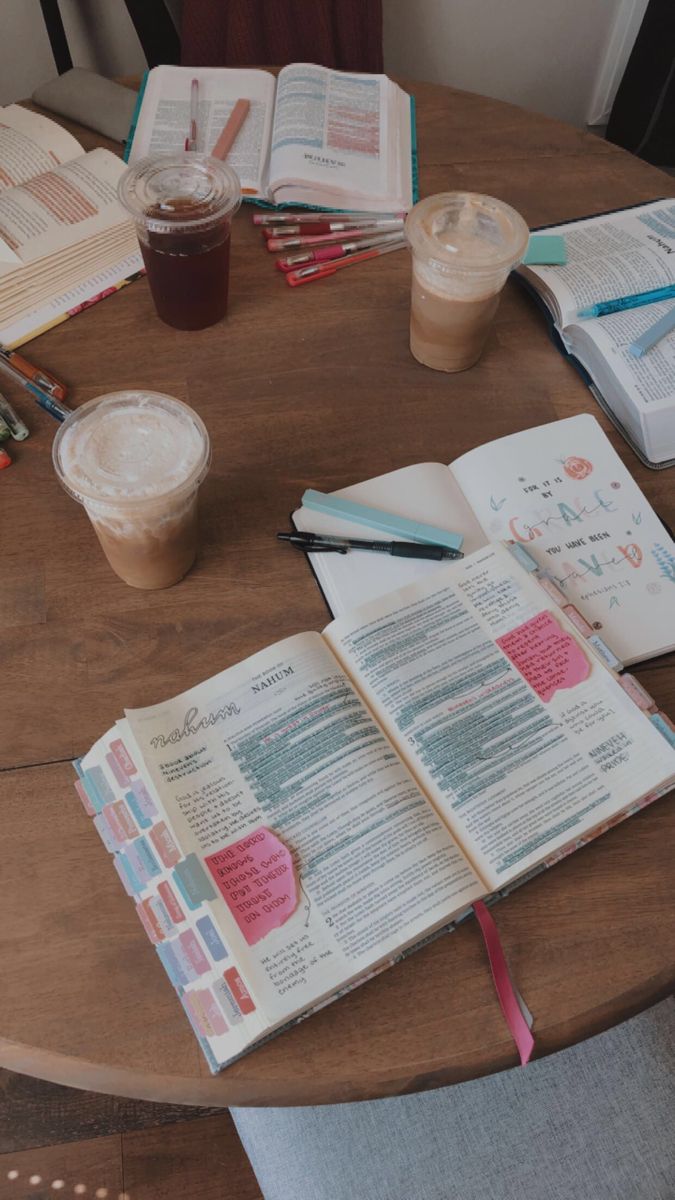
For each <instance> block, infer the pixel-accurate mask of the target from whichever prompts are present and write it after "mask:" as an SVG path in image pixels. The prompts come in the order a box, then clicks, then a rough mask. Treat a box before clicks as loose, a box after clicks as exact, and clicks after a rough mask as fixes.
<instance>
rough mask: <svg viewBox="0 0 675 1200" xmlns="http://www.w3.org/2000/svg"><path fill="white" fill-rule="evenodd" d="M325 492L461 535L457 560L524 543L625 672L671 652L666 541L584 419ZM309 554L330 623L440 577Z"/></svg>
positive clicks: (399, 561) (607, 445)
mask: <svg viewBox="0 0 675 1200" xmlns="http://www.w3.org/2000/svg"><path fill="white" fill-rule="evenodd" d="M335 495H336V496H343V497H345V498H346V499H349V500H355V501H357V503H359V504H366V505H368V506H370V507H372V508H380V509H383V510H384V511H385V512H389V513H394V514H396V515H397V516H403V517H408V518H410V519H411V520H415V521H421V522H425V523H427V524H430V525H435V526H436V527H437V528H441V529H447V530H451V531H453V532H455V533H461V534H463V535H464V544H463V547H462V549H463V550H464V552H465V553H467V554H470V553H471V552H472V551H473V550H477V549H478V548H479V547H480V546H484V545H486V543H487V542H489V541H494V540H496V539H501V538H506V539H514V540H515V541H516V542H517V543H518V544H519V545H522V546H526V547H527V549H528V552H529V554H530V555H531V556H532V558H533V559H534V560H535V561H536V562H537V564H538V566H539V567H540V568H542V570H543V571H544V572H545V575H544V579H543V583H544V586H545V587H548V588H550V589H551V594H552V595H556V593H557V594H558V595H560V593H562V594H563V596H564V597H565V602H566V603H568V604H570V605H572V606H577V605H578V607H579V608H580V609H581V613H583V617H585V621H584V620H583V618H582V616H581V614H579V613H577V614H576V616H574V619H575V620H577V621H578V622H579V624H580V627H581V628H583V627H584V626H585V625H586V622H588V623H590V624H591V625H592V626H593V630H594V631H596V632H598V633H599V635H600V637H601V638H602V639H603V640H605V641H607V643H608V644H609V646H611V649H612V651H613V654H614V655H616V656H617V657H618V659H619V660H620V661H621V662H622V663H624V664H626V665H628V664H629V663H634V662H640V661H642V660H643V659H645V658H652V657H654V655H656V654H665V653H666V651H668V650H672V649H675V542H673V540H672V538H671V537H670V536H669V534H668V532H667V530H666V529H665V527H664V525H662V523H661V521H660V520H659V518H658V517H657V515H656V513H655V512H654V510H653V508H652V507H651V505H650V504H649V501H648V500H647V498H646V496H644V494H643V493H642V492H641V491H640V489H639V487H638V486H637V484H636V482H635V480H634V479H633V477H632V476H631V475H630V473H629V472H628V471H627V470H626V468H625V467H624V465H623V463H622V462H621V459H620V458H619V456H618V454H617V453H616V451H615V450H614V448H613V447H612V444H611V442H610V441H609V439H608V438H607V437H606V436H605V434H604V433H603V431H602V429H601V428H600V426H599V425H598V422H597V421H596V419H595V417H592V416H590V415H589V414H586V413H583V414H581V415H579V416H576V417H568V418H566V419H565V420H562V421H553V422H552V423H551V424H550V425H539V426H537V427H535V428H534V429H524V430H523V431H522V432H521V433H513V434H510V435H509V436H508V437H503V438H499V439H498V440H497V441H494V442H488V443H487V444H486V445H485V446H478V447H476V449H475V450H470V451H469V452H468V453H467V454H463V455H462V456H461V457H460V458H457V459H455V461H454V462H453V463H450V465H449V466H448V467H445V466H443V465H442V464H441V463H417V464H415V465H414V466H410V467H402V468H401V469H400V470H398V471H392V472H390V473H389V474H387V475H380V476H378V477H377V478H376V479H369V480H367V481H366V482H365V483H359V484H355V485H354V486H353V487H347V488H342V489H341V490H340V491H337V492H335ZM293 519H294V522H295V524H296V525H297V527H298V529H304V530H308V531H311V532H316V533H335V534H345V535H348V536H352V537H367V536H368V534H367V532H364V528H363V526H362V525H357V524H355V523H353V522H348V521H346V520H344V518H339V519H338V518H336V517H333V516H328V515H326V514H323V513H317V512H312V511H310V510H309V509H307V508H301V509H298V511H297V512H295V513H294V514H293ZM310 557H311V561H312V567H313V569H314V572H315V574H316V576H317V579H318V581H319V584H320V586H321V589H322V591H323V593H324V595H325V597H326V600H327V602H328V607H329V608H330V610H331V612H332V613H333V615H334V616H338V615H339V614H340V613H343V612H346V611H348V610H349V609H351V608H354V607H355V606H356V605H359V604H363V603H365V602H366V601H367V600H370V599H372V598H374V597H375V596H379V595H382V593H384V592H387V591H390V590H391V589H392V588H396V587H402V586H404V585H405V584H407V583H410V582H412V581H413V580H415V579H418V578H421V577H425V576H427V575H431V574H433V573H434V572H435V571H437V570H439V564H438V563H436V562H428V561H426V562H425V561H423V560H420V559H406V558H389V557H386V556H385V555H383V554H359V553H357V552H354V553H352V554H346V555H344V556H343V555H340V554H312V555H311V556H310ZM573 615H574V614H573ZM610 661H613V656H612V659H610Z"/></svg>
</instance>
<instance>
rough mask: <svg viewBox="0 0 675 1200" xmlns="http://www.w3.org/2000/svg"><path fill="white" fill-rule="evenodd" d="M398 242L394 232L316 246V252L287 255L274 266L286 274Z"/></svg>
mask: <svg viewBox="0 0 675 1200" xmlns="http://www.w3.org/2000/svg"><path fill="white" fill-rule="evenodd" d="M400 240H401V235H400V233H399V232H396V231H395V232H394V233H387V234H384V235H382V236H380V237H372V238H363V239H362V240H360V241H358V242H338V243H337V245H335V246H317V248H316V250H304V251H301V252H300V253H299V254H289V256H288V258H278V259H277V261H276V263H275V264H274V265H275V266H276V267H277V268H278V269H279V270H280V271H283V272H284V274H286V273H287V272H288V271H294V270H295V269H296V267H301V266H304V264H305V263H321V262H330V260H331V259H334V258H346V257H347V256H348V255H350V254H356V253H357V252H358V251H359V250H369V249H371V247H375V246H386V245H387V244H388V243H389V242H399V241H400Z"/></svg>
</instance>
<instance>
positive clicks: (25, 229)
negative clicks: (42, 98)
mask: <svg viewBox="0 0 675 1200" xmlns="http://www.w3.org/2000/svg"><path fill="white" fill-rule="evenodd" d="M123 172H124V164H123V163H122V162H121V161H120V159H119V158H117V157H116V156H115V155H114V154H111V153H110V151H109V150H103V149H97V150H90V151H89V153H86V154H85V152H84V151H83V149H82V147H81V146H80V144H79V142H78V141H76V139H75V138H74V137H72V135H71V134H70V133H68V132H67V131H66V130H65V129H62V127H61V126H60V125H57V124H56V122H55V121H50V120H49V119H48V118H47V117H43V116H41V115H40V114H38V113H34V112H31V111H29V110H28V109H25V108H21V107H20V106H19V105H16V104H10V105H9V106H8V107H7V108H3V109H0V343H1V344H2V345H3V346H5V347H8V348H10V349H11V348H12V347H13V346H18V345H21V343H22V342H25V341H27V340H28V339H29V338H30V337H34V336H36V334H38V333H41V332H42V331H43V330H44V329H45V328H48V327H49V326H50V325H52V324H56V323H57V322H58V321H59V320H63V319H65V317H66V316H69V315H72V314H73V313H74V312H77V311H80V309H81V308H83V307H86V306H87V305H88V304H90V303H92V302H93V301H95V300H96V299H101V298H102V297H103V295H108V294H109V292H110V291H114V290H116V289H117V288H118V287H119V286H120V285H121V284H122V283H123V282H124V281H125V280H127V279H129V278H130V277H132V276H134V275H135V274H136V273H137V272H138V271H140V270H142V268H143V261H142V259H141V255H140V251H139V249H138V242H137V241H136V234H135V231H134V227H133V224H132V222H131V221H130V220H128V218H127V216H126V214H125V212H124V210H123V209H122V208H121V207H120V205H119V204H118V203H117V198H116V188H117V181H118V179H119V177H120V175H122V173H123Z"/></svg>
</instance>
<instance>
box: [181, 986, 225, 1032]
mask: <svg viewBox="0 0 675 1200" xmlns="http://www.w3.org/2000/svg"><path fill="white" fill-rule="evenodd" d="M187 995H188V997H189V999H190V1001H191V1006H190V1007H191V1010H192V1012H193V1013H194V1015H195V1018H196V1019H197V1022H198V1024H199V1027H200V1029H201V1031H202V1033H203V1034H204V1035H205V1036H206V1037H219V1036H220V1035H221V1034H223V1033H227V1021H226V1020H225V1018H224V1016H223V1014H222V1012H221V1011H220V1009H219V1007H218V1005H217V1004H216V1001H215V998H214V995H213V992H211V991H210V990H209V989H208V988H204V989H203V990H202V989H200V990H199V991H197V990H195V991H194V992H188V993H187Z"/></svg>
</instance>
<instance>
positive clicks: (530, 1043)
mask: <svg viewBox="0 0 675 1200" xmlns="http://www.w3.org/2000/svg"><path fill="white" fill-rule="evenodd" d="M473 910H474V912H475V914H476V917H477V918H478V924H479V925H480V928H481V933H482V934H483V941H484V942H485V949H486V950H487V954H488V959H489V960H490V970H491V971H492V978H493V980H494V985H495V990H496V992H497V998H498V1000H499V1003H500V1005H501V1010H502V1012H503V1014H504V1019H505V1021H506V1024H507V1025H508V1027H509V1031H510V1033H511V1037H512V1038H513V1040H514V1042H515V1043H516V1047H517V1049H518V1054H519V1055H520V1065H521V1067H524V1066H525V1065H526V1063H528V1062H529V1061H530V1055H531V1054H532V1051H533V1050H534V1038H533V1036H532V1033H531V1032H530V1024H531V1022H532V1017H531V1015H530V1013H529V1010H528V1009H527V1006H526V1005H525V1002H524V1000H522V999H521V997H520V996H519V995H518V993H517V991H516V989H515V988H514V985H513V980H512V979H511V974H510V971H509V967H508V963H507V961H506V958H505V957H504V951H503V949H502V944H501V941H500V940H499V933H498V931H497V926H496V925H495V923H494V921H493V919H492V916H491V914H490V913H489V912H488V910H487V908H486V907H485V905H484V903H483V901H482V900H477V901H476V903H475V904H474V906H473ZM525 1013H527V1016H529V1017H530V1023H528V1020H527V1017H526V1016H525Z"/></svg>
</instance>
